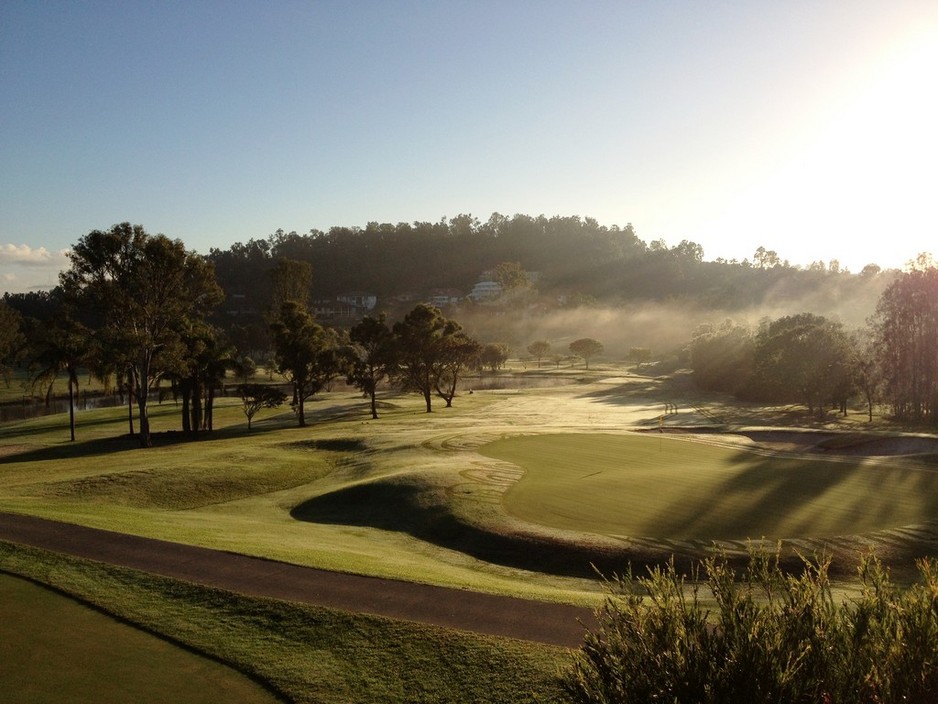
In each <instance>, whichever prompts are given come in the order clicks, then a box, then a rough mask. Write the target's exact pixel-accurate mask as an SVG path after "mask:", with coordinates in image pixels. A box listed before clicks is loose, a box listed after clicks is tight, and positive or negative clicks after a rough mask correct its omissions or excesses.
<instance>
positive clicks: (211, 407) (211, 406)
mask: <svg viewBox="0 0 938 704" xmlns="http://www.w3.org/2000/svg"><path fill="white" fill-rule="evenodd" d="M214 411H215V386H214V385H212V386H209V387H208V395H207V396H206V397H205V429H206V430H207V431H208V432H212V429H213V427H212V426H213V425H214V420H213V418H212V414H213V413H214Z"/></svg>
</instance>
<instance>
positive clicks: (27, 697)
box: [0, 563, 279, 704]
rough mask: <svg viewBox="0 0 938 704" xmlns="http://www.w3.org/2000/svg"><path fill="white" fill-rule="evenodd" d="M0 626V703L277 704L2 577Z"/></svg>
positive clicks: (194, 660)
mask: <svg viewBox="0 0 938 704" xmlns="http://www.w3.org/2000/svg"><path fill="white" fill-rule="evenodd" d="M0 564H3V563H0ZM11 566H12V565H11ZM0 623H3V631H4V637H3V638H0V683H2V691H0V702H17V704H32V703H35V704H40V703H45V702H50V701H58V700H66V699H67V701H68V702H70V703H71V704H83V703H85V702H87V703H88V704H92V703H94V704H112V703H113V704H118V703H120V704H123V703H124V702H130V701H146V702H154V703H156V702H166V703H167V704H169V703H170V702H172V703H173V704H182V703H183V702H185V703H187V704H214V703H215V702H218V701H230V702H244V703H245V704H273V703H274V702H276V701H279V699H278V698H277V697H276V696H274V695H273V694H272V693H270V692H268V691H267V690H266V689H264V688H263V687H261V686H260V685H259V684H258V683H257V682H254V681H252V680H250V679H249V678H247V677H246V676H244V675H243V674H241V673H240V672H237V671H236V670H234V669H232V668H230V667H226V666H224V665H222V664H221V663H219V662H217V661H215V660H211V659H209V658H206V657H204V656H202V655H198V654H196V653H194V652H191V651H189V650H185V649H183V648H180V647H179V646H178V645H176V644H173V643H170V642H168V641H166V640H164V639H162V638H159V637H156V636H154V635H152V634H149V633H146V632H144V631H142V630H140V629H138V628H134V627H132V626H130V625H128V624H127V623H124V622H121V621H118V620H117V619H115V618H113V617H111V616H108V615H106V614H104V613H102V612H100V611H97V610H95V609H92V608H90V607H88V606H86V605H84V604H81V603H78V602H77V601H75V600H73V599H70V598H68V597H66V596H64V595H62V594H60V593H57V592H54V591H52V590H50V589H47V588H45V587H41V586H38V585H37V584H35V583H32V582H29V581H27V580H25V579H20V578H17V577H11V576H9V575H5V574H3V573H0ZM14 634H15V636H14ZM66 693H67V694H66Z"/></svg>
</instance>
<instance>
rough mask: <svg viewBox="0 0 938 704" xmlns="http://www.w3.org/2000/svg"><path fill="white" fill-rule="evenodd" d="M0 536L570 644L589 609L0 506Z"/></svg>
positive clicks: (315, 599) (242, 588) (314, 600)
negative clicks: (333, 568)
mask: <svg viewBox="0 0 938 704" xmlns="http://www.w3.org/2000/svg"><path fill="white" fill-rule="evenodd" d="M0 540H6V541H9V542H13V543H20V544H24V545H32V546H34V547H39V548H44V549H47V550H52V551H55V552H59V553H65V554H68V555H76V556H78V557H84V558H88V559H91V560H97V561H99V562H105V563H109V564H112V565H120V566H123V567H132V568H134V569H138V570H143V571H146V572H150V573H153V574H160V575H164V576H167V577H173V578H175V579H181V580H185V581H188V582H195V583H197V584H205V585H208V586H212V587H219V588H221V589H227V590H230V591H234V592H238V593H240V594H248V595H251V596H265V597H273V598H275V599H285V600H288V601H296V602H302V603H306V604H315V605H317V606H325V607H329V608H334V609H340V610H343V611H352V612H358V613H368V614H377V615H380V616H389V617H391V618H397V619H403V620H407V621H418V622H421V623H429V624H434V625H437V626H446V627H448V628H456V629H460V630H465V631H473V632H476V633H484V634H489V635H496V636H505V637H509V638H518V639H521V640H530V641H535V642H539V643H549V644H552V645H561V646H566V647H570V648H575V647H578V646H579V645H580V643H581V642H582V640H583V634H584V625H583V624H589V625H592V624H594V623H595V618H594V616H593V613H592V612H591V611H590V610H589V609H585V608H580V607H575V606H568V605H564V604H551V603H547V602H540V601H531V600H527V599H515V598H511V597H504V596H494V595H491V594H481V593H479V592H470V591H463V590H459V589H447V588H444V587H434V586H429V585H425V584H415V583H412V582H400V581H395V580H388V579H378V578H373V577H362V576H359V575H350V574H343V573H340V572H328V571H326V570H318V569H314V568H311V567H300V566H298V565H291V564H288V563H285V562H275V561H272V560H264V559H261V558H256V557H247V556H244V555H238V554H235V553H229V552H222V551H219V550H209V549H207V548H200V547H194V546H191V545H184V544H182V543H170V542H167V541H164V540H154V539H152V538H140V537H137V536H133V535H126V534H124V533H114V532H111V531H105V530H99V529H96V528H86V527H84V526H78V525H74V524H71V523H60V522H57V521H49V520H46V519H42V518H35V517H32V516H25V515H17V514H10V513H2V512H0Z"/></svg>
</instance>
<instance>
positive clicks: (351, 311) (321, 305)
mask: <svg viewBox="0 0 938 704" xmlns="http://www.w3.org/2000/svg"><path fill="white" fill-rule="evenodd" d="M377 303H378V297H377V296H375V295H374V294H371V293H359V292H353V293H344V294H342V295H339V296H336V297H335V298H317V299H316V300H314V301H313V305H312V308H313V315H314V316H315V317H316V319H317V320H320V321H323V322H326V321H332V322H354V321H357V320H361V319H362V318H363V317H364V316H365V315H366V314H367V313H368V312H369V311H370V310H372V309H373V308H374V307H375V305H377Z"/></svg>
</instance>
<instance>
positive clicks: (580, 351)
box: [570, 337, 603, 369]
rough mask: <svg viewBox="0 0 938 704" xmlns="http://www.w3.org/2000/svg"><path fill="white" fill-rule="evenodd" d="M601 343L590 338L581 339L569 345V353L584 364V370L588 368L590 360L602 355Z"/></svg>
mask: <svg viewBox="0 0 938 704" xmlns="http://www.w3.org/2000/svg"><path fill="white" fill-rule="evenodd" d="M602 351H603V343H601V342H600V341H599V340H594V339H593V338H592V337H581V338H580V339H579V340H574V341H573V342H571V343H570V352H571V353H572V354H574V355H576V356H577V357H580V358H582V359H583V361H584V362H586V368H587V369H589V368H590V359H591V358H592V357H595V356H596V355H598V354H602Z"/></svg>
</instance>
